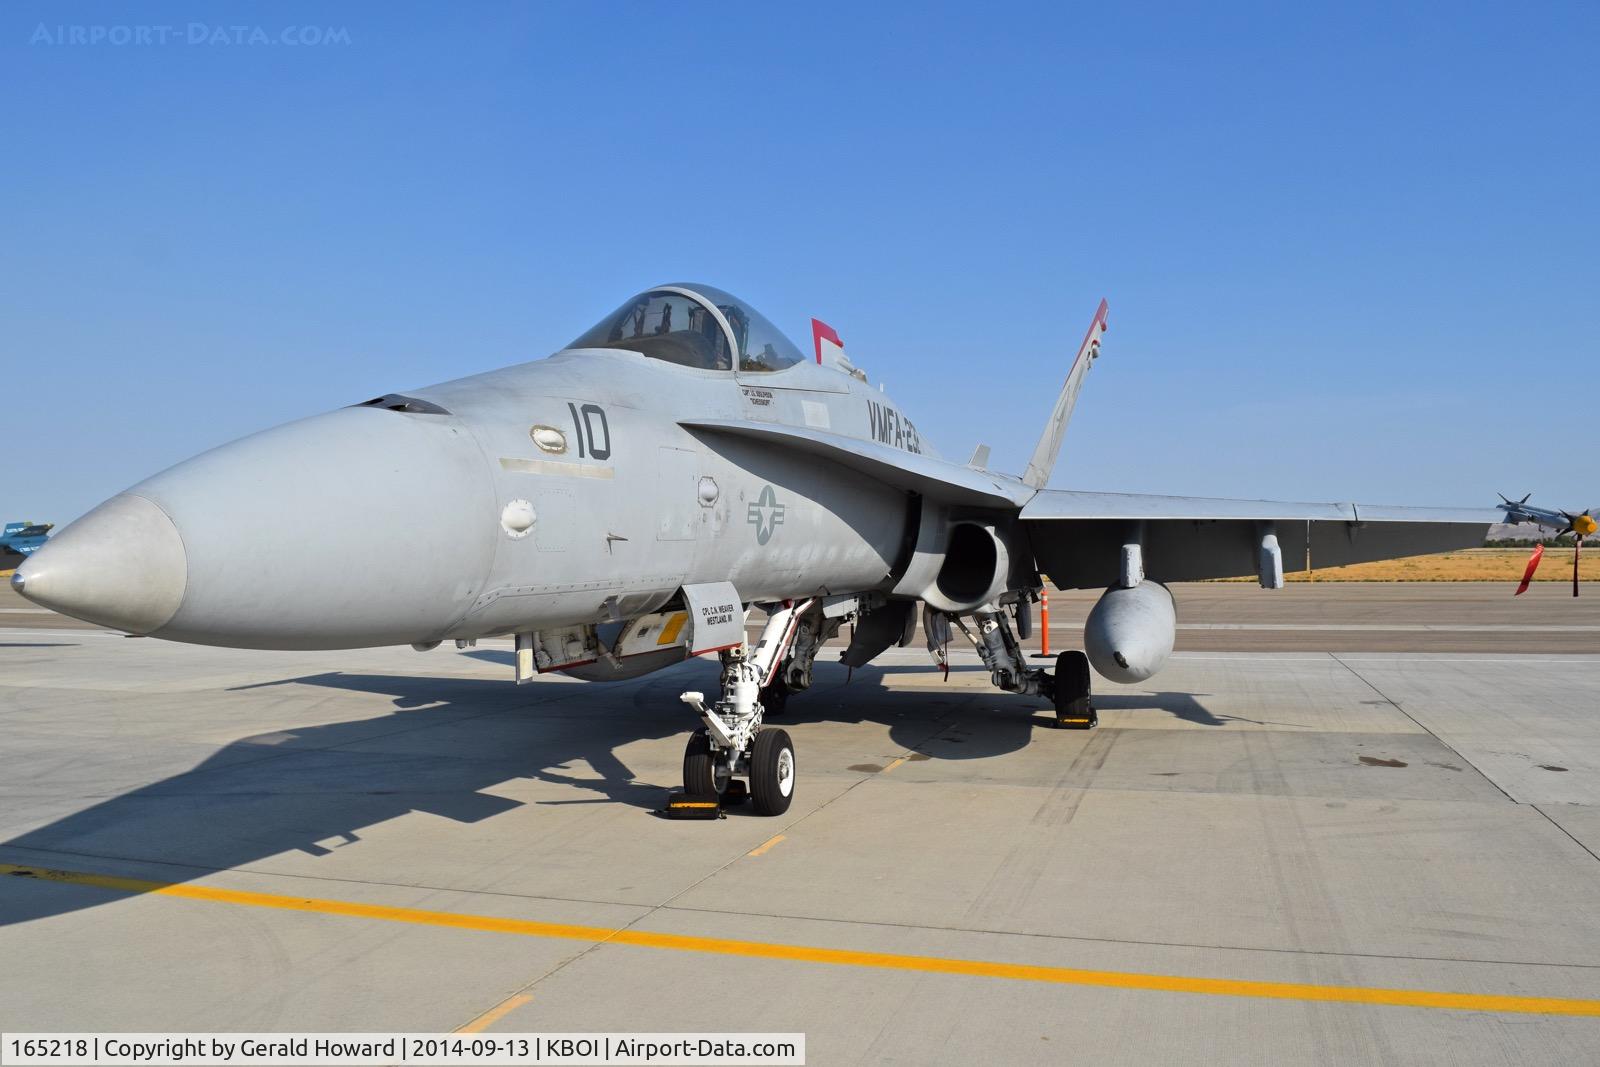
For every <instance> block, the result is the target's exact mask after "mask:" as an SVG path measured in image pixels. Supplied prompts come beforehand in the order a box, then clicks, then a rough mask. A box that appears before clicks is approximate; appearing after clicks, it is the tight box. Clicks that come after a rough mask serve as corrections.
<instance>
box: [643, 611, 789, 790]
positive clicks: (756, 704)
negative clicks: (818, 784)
mask: <svg viewBox="0 0 1600 1067" xmlns="http://www.w3.org/2000/svg"><path fill="white" fill-rule="evenodd" d="M814 603H815V602H814V601H812V600H807V601H803V602H801V603H799V604H794V603H789V604H785V605H783V606H782V607H780V608H778V609H776V610H774V611H773V612H772V613H771V615H769V616H768V618H767V625H766V627H765V628H764V629H763V630H762V632H761V638H760V640H759V641H757V642H756V645H755V647H754V648H751V647H749V645H748V644H746V643H743V642H741V643H740V644H738V645H735V646H734V647H733V648H730V649H726V650H724V651H723V652H722V653H721V654H720V655H721V658H722V694H721V697H720V699H718V700H717V701H716V702H715V703H714V704H711V705H707V704H706V701H705V694H703V693H684V694H683V696H682V698H681V699H682V700H683V702H684V703H685V704H688V705H689V706H690V707H692V708H694V709H695V711H697V712H699V714H700V718H701V719H702V720H704V722H705V726H704V727H702V728H701V729H699V730H696V731H695V732H694V734H693V735H692V736H691V737H690V738H689V744H688V747H687V748H686V749H685V750H684V754H683V790H684V794H685V795H686V796H689V797H699V798H715V799H719V800H720V802H721V803H724V804H726V803H737V802H739V801H742V800H743V799H744V795H745V794H744V788H743V783H740V782H737V781H735V779H736V778H738V777H740V776H745V777H748V778H749V780H750V786H749V796H750V799H751V800H752V801H753V802H754V805H755V809H756V813H757V814H760V815H782V814H783V813H784V812H786V811H788V810H789V804H790V803H791V802H792V801H793V800H794V790H795V780H796V777H797V768H798V764H797V762H796V760H795V754H794V742H793V741H791V740H790V739H789V734H788V733H787V732H786V731H784V730H779V729H775V728H771V727H767V728H763V726H762V724H761V721H762V715H763V713H764V708H763V704H762V696H763V694H764V693H770V692H771V691H772V688H773V686H774V683H778V684H781V680H779V679H777V677H776V676H777V673H778V667H779V665H780V664H781V663H782V662H783V658H784V653H785V652H787V651H788V649H789V646H790V643H791V642H792V641H793V640H794V636H795V631H796V629H797V628H798V627H799V624H800V620H801V618H802V616H804V615H805V613H806V612H807V611H808V610H809V609H810V608H811V607H812V605H813V604H814ZM735 786H738V787H739V788H738V789H735V788H734V787H735ZM674 807H675V801H669V803H668V813H669V814H671V813H672V812H673V811H674Z"/></svg>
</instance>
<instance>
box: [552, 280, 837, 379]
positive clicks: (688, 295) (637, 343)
mask: <svg viewBox="0 0 1600 1067" xmlns="http://www.w3.org/2000/svg"><path fill="white" fill-rule="evenodd" d="M567 347H568V348H621V349H625V350H627V351H629V352H639V353H641V354H643V355H646V356H649V357H650V358H651V359H660V360H665V361H666V362H668V363H676V364H678V365H680V366H684V367H698V368H700V369H701V370H731V369H732V368H733V366H734V362H733V361H734V355H733V354H734V353H738V361H739V363H738V366H739V369H740V370H741V371H774V370H783V369H784V368H785V367H792V366H794V365H795V364H796V363H803V362H805V356H804V355H802V354H801V352H800V349H798V348H796V347H795V345H794V342H792V341H790V340H789V339H788V338H787V337H785V336H784V335H783V333H782V332H781V331H780V330H779V329H778V328H777V327H776V326H774V325H772V323H770V322H768V321H767V320H766V319H765V318H764V317H763V316H762V315H761V313H760V312H758V311H756V310H755V309H754V308H752V307H750V305H748V304H746V303H745V302H744V301H742V300H738V299H736V298H735V297H733V296H731V295H729V294H728V293H725V292H723V291H722V290H721V289H713V288H712V287H711V286H709V285H695V284H681V285H662V286H659V287H657V288H655V289H651V290H650V291H648V292H645V293H641V294H639V295H638V296H636V297H634V298H633V299H632V300H629V301H628V302H627V303H626V304H623V305H622V306H621V307H620V308H618V309H617V310H616V311H615V312H613V313H612V314H610V315H607V316H606V317H605V318H603V319H601V320H600V321H599V323H597V324H596V325H595V326H594V327H593V328H591V329H589V330H588V331H586V332H585V333H584V334H583V335H582V336H581V337H579V338H578V339H577V340H576V341H573V342H572V343H571V344H570V345H568V346H567Z"/></svg>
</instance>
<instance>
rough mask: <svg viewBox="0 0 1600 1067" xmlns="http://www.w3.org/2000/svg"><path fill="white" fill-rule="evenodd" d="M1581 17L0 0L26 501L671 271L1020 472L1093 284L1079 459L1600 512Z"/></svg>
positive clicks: (1233, 487) (9, 466)
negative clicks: (864, 375)
mask: <svg viewBox="0 0 1600 1067" xmlns="http://www.w3.org/2000/svg"><path fill="white" fill-rule="evenodd" d="M1597 13H1600V7H1597V6H1596V5H1594V4H1572V5H1533V6H1517V7H1515V8H1513V7H1510V6H1506V5H1496V6H1476V5H1472V6H1469V5H1458V4H1439V5H1437V6H1433V7H1411V8H1409V9H1401V7H1400V5H1391V4H1377V5H1355V4H1339V5H1330V6H1329V7H1327V8H1325V9H1322V10H1320V11H1312V10H1309V9H1303V8H1302V6H1300V5H1281V4H1263V5H1259V6H1251V7H1218V6H1216V5H1182V6H1172V7H1159V6H1152V7H1135V6H1132V5H1123V4H1092V5H1091V4H1085V5H1076V6H1074V5H1058V4H1050V5H1039V6H1027V5H1007V4H977V5H974V4H971V3H962V4H953V5H949V6H938V5H934V6H929V5H921V4H919V5H915V6H913V5H905V6H901V7H892V6H887V5H885V6H881V7H880V6H876V5H860V4H843V5H837V6H834V5H828V4H820V3H806V4H803V5H786V6H784V7H779V6H777V5H758V4H729V5H720V4H704V3H693V4H666V3H661V4H627V5H620V4H603V3H588V4H520V3H518V4H511V3H502V4H471V5H455V6H445V5H415V6H413V5H406V4H395V3H383V4H359V5H358V4H337V5H330V4H314V5H304V6H301V5H293V4H270V5H260V6H254V5H242V4H226V5H223V4H214V3H206V4H194V5H182V4H173V5H159V6H158V5H146V6H143V7H141V6H139V5H125V4H101V5H95V4H42V3H12V4H7V5H6V6H5V7H4V9H3V10H0V370H3V372H4V379H3V385H0V388H3V389H4V395H5V398H6V401H7V403H6V404H5V407H4V416H3V418H4V423H3V427H4V441H5V442H6V448H5V457H6V465H5V473H4V477H3V479H0V518H34V519H38V520H55V521H58V522H62V521H66V520H69V519H71V518H73V517H75V516H76V515H78V514H80V513H81V512H83V511H84V510H86V509H87V508H89V507H91V506H93V505H94V504H95V503H97V502H98V501H99V500H101V499H103V498H105V497H106V496H108V495H110V494H112V493H114V492H116V491H117V490H118V489H121V488H123V487H125V486H127V485H129V484H131V483H133V482H135V481H137V480H139V479H140V478H142V477H144V476H146V475H148V474H151V473H153V472H155V471H156V470H158V469H160V468H162V467H165V466H167V465H169V464H171V463H173V462H176V461H178V460H180V459H183V458H185V457H186V456H189V455H191V454H193V453H195V452H198V451H200V450H202V449H205V448H208V447H211V446H213V445H216V444H219V443H221V442H223V441H226V440H229V439H231V438H234V437H238V436H241V435H243V434H246V433H249V432H252V431H254V430H258V429H261V428H263V427H266V426H269V425H272V424H275V423H278V422H282V421H285V420H288V419H291V418H295V417H298V416H301V415H305V414H311V413H314V412H317V411H321V410H326V409H328V408H331V407H336V406H339V405H342V404H346V403H351V402H354V401H359V400H362V399H365V398H367V397H369V396H373V395H376V394H379V393H383V392H387V391H391V390H402V389H404V388H406V387H411V386H418V385H423V384H427V383H430V382H434V381H440V380H444V379H448V378H454V377H459V376H461V375H465V374H470V373H473V372H476V371H480V370H488V369H491V368H494V367H498V366H502V365H504V364H507V363H512V362H517V361H521V360H525V359H532V358H538V357H540V356H543V355H546V354H548V353H549V352H551V351H552V350H554V349H556V348H559V347H560V346H561V345H562V344H563V343H565V342H566V341H568V340H570V339H571V338H572V337H574V336H575V335H577V334H578V333H579V332H581V331H582V330H583V329H584V328H586V327H587V326H589V325H590V323H591V322H592V321H593V320H595V319H596V318H598V317H599V316H600V315H602V314H604V313H605V312H606V311H608V310H610V309H611V308H613V307H614V306H615V305H616V304H618V303H619V302H620V301H621V300H622V299H623V298H625V297H626V296H627V295H628V294H630V293H631V292H634V291H636V290H638V289H641V288H643V287H646V286H648V285H651V284H653V283H656V282H660V281H666V280H673V279H684V278H688V279H699V280H704V281H708V282H711V283H713V284H716V285H719V286H722V287H724V288H726V289H729V290H732V291H733V292H735V293H738V294H740V295H741V296H743V297H744V298H745V299H747V300H749V301H751V302H752V303H754V304H755V305H756V306H757V307H759V308H761V309H762V310H763V311H765V312H766V314H767V315H768V316H769V317H770V318H772V319H773V320H774V321H776V322H778V323H779V324H780V325H782V326H784V327H785V328H786V329H787V330H788V331H789V332H790V333H791V335H793V336H795V337H796V339H797V340H798V341H800V343H801V344H802V345H803V346H807V347H809V339H808V335H807V329H808V324H807V319H808V318H809V317H810V316H812V315H816V316H818V317H820V318H823V319H825V320H826V321H828V322H830V323H832V324H833V325H834V326H835V327H836V328H837V329H838V330H839V332H840V334H841V335H842V336H843V338H844V340H845V343H846V348H847V350H848V351H849V353H850V354H851V356H852V357H853V358H854V359H856V360H857V362H859V363H860V364H862V365H863V366H864V367H866V368H867V370H868V371H869V372H870V373H871V374H872V376H873V378H874V379H875V380H876V379H882V380H884V381H886V382H887V383H888V389H889V392H890V393H891V395H893V396H894V397H895V398H896V399H897V400H898V401H899V402H900V403H901V404H902V405H903V406H904V407H906V408H907V410H908V412H909V413H910V414H911V415H912V416H913V418H915V419H916V421H917V423H918V425H919V427H920V428H921V429H922V430H923V433H924V436H926V437H930V438H931V439H932V440H933V442H934V443H935V444H936V445H937V446H938V447H939V448H940V449H941V450H942V451H943V452H945V454H947V455H952V456H955V457H958V458H961V459H965V458H966V455H967V453H968V452H969V450H970V449H971V448H972V446H973V445H974V444H975V443H977V442H979V441H985V442H988V443H990V444H991V445H993V447H994V462H995V464H996V465H997V466H999V467H1001V468H1003V469H1013V470H1016V469H1020V468H1021V467H1022V466H1023V465H1024V463H1025V461H1026V457H1027V454H1028V452H1029V450H1030V449H1031V447H1032V444H1033V441H1034V438H1035V437H1036V435H1037V433H1038V430H1039V428H1040V426H1041V424H1042V423H1043V420H1044V418H1045V416H1046V413H1047V412H1048V410H1049V407H1050V404H1051V402H1052V399H1053V397H1054V393H1055V390H1056V388H1057V385H1058V383H1059V380H1060V377H1061V374H1062V372H1063V370H1064V368H1065V365H1066V361H1067V360H1068V358H1069V357H1070V355H1071V350H1072V348H1073V346H1074V345H1075V344H1076V342H1077V340H1078V338H1079V337H1080V336H1081V334H1082V331H1083V329H1084V327H1085V325H1086V324H1087V321H1088V318H1089V316H1090V314H1091V313H1092V312H1093V309H1094V306H1095V302H1096V301H1097V300H1098V299H1099V298H1100V297H1101V296H1106V297H1108V298H1109V299H1110V301H1111V331H1110V333H1109V334H1108V336H1107V338H1106V346H1105V356H1104V358H1103V359H1102V360H1101V361H1100V363H1099V364H1098V365H1097V367H1096V369H1095V371H1094V373H1093V374H1092V375H1091V376H1090V379H1089V383H1088V387H1087V389H1086V392H1085V394H1084V396H1083V398H1082V401H1081V403H1080V405H1079V408H1078V413H1077V417H1076V419H1075V420H1074V422H1073V425H1072V428H1071V431H1070V432H1069V434H1068V437H1067V443H1066V450H1065V456H1064V459H1063V463H1062V465H1060V466H1058V467H1057V469H1056V478H1055V484H1056V485H1058V486H1063V487H1074V488H1086V489H1121V490H1130V491H1145V492H1176V493H1203V494H1215V495H1237V496H1268V497H1282V498H1289V499H1329V500H1349V499H1354V500H1361V501H1368V502H1372V503H1423V504H1452V503H1459V504H1476V503H1488V502H1492V501H1493V500H1494V493H1495V492H1496V491H1498V490H1503V491H1505V492H1508V493H1510V492H1516V493H1519V494H1520V493H1522V492H1527V491H1529V490H1533V491H1534V492H1535V493H1536V495H1535V498H1534V499H1535V500H1536V501H1539V502H1544V503H1547V504H1552V505H1560V506H1574V505H1578V506H1581V505H1590V504H1596V503H1600V478H1597V477H1596V470H1595V467H1596V464H1595V461H1594V458H1593V457H1594V456H1595V455H1596V454H1597V445H1596V438H1595V436H1593V435H1594V434H1595V432H1596V425H1595V419H1596V414H1597V408H1600V405H1597V403H1596V398H1597V397H1600V359H1597V356H1596V353H1597V344H1596V338H1597V336H1600V295H1597V270H1596V251H1597V248H1600V240H1597V238H1600V225H1597V223H1600V208H1597V206H1596V189H1597V188H1600V137H1597V130H1600V63H1597V62H1596V60H1595V56H1596V54H1597V46H1600V14H1597ZM195 22H198V23H203V24H205V26H207V27H217V26H224V27H229V26H259V27H261V28H262V30H263V32H264V35H265V36H267V37H269V38H276V37H278V36H279V34H280V33H281V32H282V31H283V30H284V28H286V27H302V28H303V27H308V26H309V27H317V28H322V27H333V28H334V29H336V30H338V31H339V33H340V35H342V36H344V37H346V38H347V42H346V41H339V40H336V41H335V43H333V44H325V45H320V46H316V45H306V44H299V45H284V44H259V43H249V42H248V40H247V41H246V42H245V43H230V42H227V41H220V40H219V41H214V42H212V43H195V44H191V43H189V40H188V38H189V36H190V35H191V33H192V32H193V28H192V27H191V26H190V24H191V23H195ZM41 23H42V24H44V26H45V27H46V29H47V32H46V34H45V37H46V38H47V39H43V40H41V39H40V31H39V27H40V24H41ZM73 26H80V27H85V29H86V32H87V30H88V29H91V28H93V27H96V26H99V27H106V28H110V27H130V28H137V27H140V26H144V27H150V28H151V37H152V42H154V40H155V39H156V38H157V37H159V35H160V27H164V26H165V27H170V28H171V29H170V30H169V31H167V32H168V38H169V39H168V43H166V44H165V45H162V44H158V43H151V44H149V45H139V44H137V43H127V44H120V45H119V44H113V43H110V42H109V41H108V42H105V43H100V44H74V43H72V41H71V39H70V34H71V32H72V31H71V28H72V27H73ZM233 32H234V31H231V30H225V31H224V33H226V34H229V35H231V34H232V33H233ZM296 32H297V33H298V34H299V36H300V38H301V39H304V37H305V36H306V33H305V31H304V30H303V29H302V30H299V31H296ZM1585 451H1586V452H1587V454H1588V455H1587V458H1586V457H1585V456H1584V454H1583V453H1584V452H1585ZM272 518H273V521H283V519H285V518H287V517H285V516H274V517H272ZM305 518H306V519H307V520H311V519H313V518H314V517H312V516H306V517H305Z"/></svg>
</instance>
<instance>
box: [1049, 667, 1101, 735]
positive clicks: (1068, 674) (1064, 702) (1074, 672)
mask: <svg viewBox="0 0 1600 1067" xmlns="http://www.w3.org/2000/svg"><path fill="white" fill-rule="evenodd" d="M1089 690H1090V680H1089V657H1088V656H1086V655H1085V654H1084V653H1082V652H1080V651H1078V650H1077V649H1069V650H1068V651H1066V652H1063V653H1061V655H1059V656H1057V657H1056V676H1055V705H1056V725H1057V726H1059V727H1061V728H1062V729H1063V730H1089V729H1093V728H1094V727H1095V726H1098V725H1099V724H1100V716H1099V715H1097V714H1095V710H1094V704H1093V703H1092V702H1091V701H1090V699H1089Z"/></svg>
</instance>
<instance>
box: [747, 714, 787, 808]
mask: <svg viewBox="0 0 1600 1067" xmlns="http://www.w3.org/2000/svg"><path fill="white" fill-rule="evenodd" d="M796 770H797V765H796V763H795V759H794V742H793V741H790V740H789V732H788V731H787V730H773V729H766V730H762V731H761V732H760V733H758V734H756V740H755V743H754V744H753V745H751V746H750V799H751V800H753V801H755V806H756V814H758V815H782V814H783V813H784V812H786V811H788V810H789V802H790V801H791V800H793V799H794V783H795V773H796Z"/></svg>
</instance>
